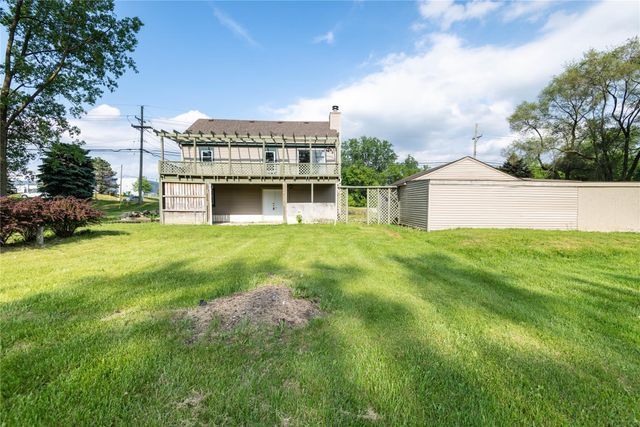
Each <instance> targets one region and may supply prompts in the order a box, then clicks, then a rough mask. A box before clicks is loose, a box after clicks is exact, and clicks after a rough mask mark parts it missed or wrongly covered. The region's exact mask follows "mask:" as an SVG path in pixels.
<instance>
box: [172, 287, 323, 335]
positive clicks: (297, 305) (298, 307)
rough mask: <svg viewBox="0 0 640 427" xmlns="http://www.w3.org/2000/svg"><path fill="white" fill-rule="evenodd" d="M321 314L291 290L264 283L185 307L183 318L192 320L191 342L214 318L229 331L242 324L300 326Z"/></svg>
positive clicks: (203, 331) (315, 305) (221, 327)
mask: <svg viewBox="0 0 640 427" xmlns="http://www.w3.org/2000/svg"><path fill="white" fill-rule="evenodd" d="M321 314H322V313H321V311H320V309H319V308H318V307H317V304H316V303H314V302H312V301H309V300H307V299H304V298H295V297H294V296H293V294H292V293H291V289H290V288H288V287H286V286H281V285H278V286H276V285H267V286H262V287H259V288H257V289H254V290H252V291H248V292H241V293H237V294H234V295H230V296H228V297H222V298H217V299H214V300H212V301H208V302H201V304H200V305H199V306H198V307H196V308H193V309H190V310H187V311H186V312H185V313H184V317H185V318H186V319H187V320H190V321H191V322H192V323H193V328H194V331H193V336H192V338H191V340H190V342H194V341H196V340H198V339H199V338H200V337H202V336H203V335H204V334H205V332H206V331H207V330H208V329H209V327H210V325H211V323H212V322H213V321H216V322H217V324H218V328H217V329H218V330H219V331H230V330H233V329H234V328H236V327H237V326H239V325H241V324H247V325H251V326H255V327H263V326H264V327H271V328H273V327H281V326H284V327H292V328H293V327H301V326H304V325H306V324H307V322H308V321H309V320H310V319H312V318H314V317H318V316H320V315H321Z"/></svg>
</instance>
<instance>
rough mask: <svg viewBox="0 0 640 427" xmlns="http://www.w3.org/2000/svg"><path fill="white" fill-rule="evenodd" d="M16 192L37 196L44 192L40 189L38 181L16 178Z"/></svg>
mask: <svg viewBox="0 0 640 427" xmlns="http://www.w3.org/2000/svg"><path fill="white" fill-rule="evenodd" d="M13 184H14V186H15V189H16V194H19V195H21V196H22V197H37V196H41V195H42V193H40V192H39V191H38V183H37V182H35V181H31V180H26V179H22V180H16V181H15V182H14V183H13Z"/></svg>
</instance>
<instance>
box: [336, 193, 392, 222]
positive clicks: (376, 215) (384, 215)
mask: <svg viewBox="0 0 640 427" xmlns="http://www.w3.org/2000/svg"><path fill="white" fill-rule="evenodd" d="M350 188H351V189H356V188H358V189H365V190H366V191H367V194H366V197H367V208H366V214H367V224H397V223H398V215H399V212H400V209H399V202H398V190H397V189H396V188H394V187H340V188H338V222H349V189H350Z"/></svg>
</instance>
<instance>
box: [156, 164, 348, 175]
mask: <svg viewBox="0 0 640 427" xmlns="http://www.w3.org/2000/svg"><path fill="white" fill-rule="evenodd" d="M160 174H161V175H176V176H177V175H180V176H216V177H222V176H229V177H232V176H233V177H236V176H237V177H338V176H339V175H340V165H339V164H337V163H284V162H280V163H264V162H263V163H257V162H233V161H232V162H226V161H219V162H190V161H171V160H163V161H160Z"/></svg>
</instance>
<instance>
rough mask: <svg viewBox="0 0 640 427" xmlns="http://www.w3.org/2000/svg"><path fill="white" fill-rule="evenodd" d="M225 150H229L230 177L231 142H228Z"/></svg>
mask: <svg viewBox="0 0 640 427" xmlns="http://www.w3.org/2000/svg"><path fill="white" fill-rule="evenodd" d="M227 148H228V149H229V161H228V163H229V175H231V140H229V141H228V143H227Z"/></svg>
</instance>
